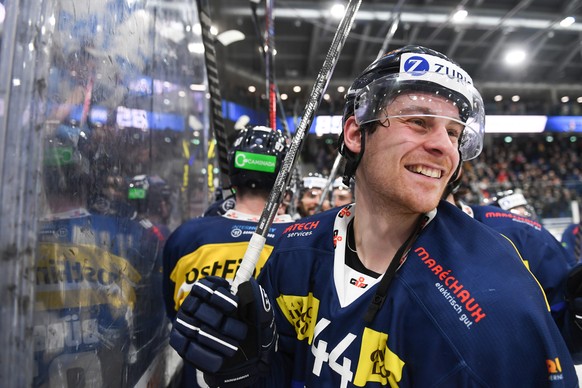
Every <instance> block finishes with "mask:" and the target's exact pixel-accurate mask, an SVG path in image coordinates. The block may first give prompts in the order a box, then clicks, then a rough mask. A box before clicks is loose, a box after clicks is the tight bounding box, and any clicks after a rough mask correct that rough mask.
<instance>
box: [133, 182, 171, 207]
mask: <svg viewBox="0 0 582 388" xmlns="http://www.w3.org/2000/svg"><path fill="white" fill-rule="evenodd" d="M171 195H172V189H171V188H170V186H169V185H168V184H167V183H166V181H165V180H163V179H162V178H160V177H159V176H157V175H153V176H147V175H136V176H134V177H133V178H132V179H131V181H130V182H129V187H128V192H127V198H128V200H129V201H130V202H131V203H132V204H133V205H134V206H135V208H136V210H137V211H138V213H141V214H150V215H162V216H163V215H165V214H163V213H164V212H166V211H167V207H169V205H170V197H171ZM164 204H165V205H164Z"/></svg>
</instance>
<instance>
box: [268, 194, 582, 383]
mask: <svg viewBox="0 0 582 388" xmlns="http://www.w3.org/2000/svg"><path fill="white" fill-rule="evenodd" d="M352 206H355V205H348V206H347V207H345V208H343V209H341V210H339V211H338V210H337V209H332V210H330V211H328V212H324V213H321V214H318V215H316V216H313V217H310V218H306V219H303V220H300V221H299V222H298V223H297V224H296V226H295V227H294V228H289V230H288V231H286V232H285V233H284V234H283V235H282V236H281V238H280V240H279V242H278V244H277V248H276V249H275V250H274V251H273V254H272V255H271V258H270V259H269V260H268V261H267V264H266V266H265V268H264V270H263V272H262V273H261V275H260V277H259V281H260V283H261V284H262V285H263V287H265V290H266V291H267V293H268V295H269V297H270V298H271V300H272V302H273V304H274V305H275V306H276V307H275V319H276V323H277V329H278V332H279V335H280V339H279V350H278V354H277V359H276V361H275V365H274V366H273V368H271V375H270V376H269V378H268V382H266V385H267V386H289V385H291V386H292V387H303V386H306V387H379V386H391V387H473V386H479V387H495V388H499V387H547V386H552V387H562V386H565V387H575V386H577V376H576V372H575V369H574V366H573V363H572V359H571V358H570V355H569V353H568V349H567V348H566V345H565V343H564V341H563V339H562V337H561V335H560V333H559V331H558V330H557V328H556V325H555V324H554V322H553V321H552V317H551V315H550V314H549V306H548V304H547V302H546V301H545V298H544V294H543V291H542V289H541V287H540V285H539V284H538V283H537V282H536V280H535V278H534V277H533V276H532V275H531V273H530V272H529V271H528V269H527V268H526V266H525V265H524V264H523V261H522V260H521V258H520V256H519V254H518V253H517V251H516V250H515V248H514V247H513V246H512V244H511V243H510V242H509V241H508V240H507V239H506V238H504V237H503V236H501V235H500V234H499V233H496V232H495V231H493V230H492V229H490V228H487V227H485V226H484V225H482V224H480V223H479V222H477V221H475V220H472V219H471V218H470V217H467V216H466V215H465V214H463V213H462V212H461V211H460V210H459V209H458V208H456V207H455V206H453V205H451V204H449V203H446V202H441V204H440V205H439V207H438V212H437V213H436V216H434V218H433V219H432V220H431V221H430V223H429V224H428V225H427V226H426V227H425V228H424V230H423V231H422V233H421V234H420V236H419V237H418V239H417V240H416V241H415V242H414V244H413V245H412V247H411V249H410V251H409V253H408V255H407V258H406V261H404V263H403V264H402V265H401V267H400V268H399V269H398V271H397V272H396V275H395V277H394V278H393V280H392V283H391V285H390V287H389V289H388V293H387V296H386V299H385V301H384V303H383V305H382V307H381V309H380V310H379V311H378V313H377V314H376V316H375V319H374V320H373V321H372V322H371V323H369V324H366V323H365V321H364V319H363V317H364V315H365V314H366V312H367V309H368V306H369V305H370V303H371V301H372V298H373V296H374V294H375V291H376V289H377V280H375V279H373V278H372V277H370V276H368V275H366V274H363V273H355V272H354V270H352V269H350V268H348V267H347V266H346V265H345V249H346V230H347V226H348V223H349V221H350V220H351V219H352V218H353V210H354V209H353V207H352Z"/></svg>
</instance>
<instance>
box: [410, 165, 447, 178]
mask: <svg viewBox="0 0 582 388" xmlns="http://www.w3.org/2000/svg"><path fill="white" fill-rule="evenodd" d="M409 170H410V171H412V172H415V173H417V174H422V175H425V176H428V177H431V178H440V177H441V170H438V169H436V168H430V167H426V166H421V165H416V166H411V167H409Z"/></svg>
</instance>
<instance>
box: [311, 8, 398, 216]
mask: <svg viewBox="0 0 582 388" xmlns="http://www.w3.org/2000/svg"><path fill="white" fill-rule="evenodd" d="M402 3H404V0H400V1H399V2H398V4H396V6H395V9H396V13H397V14H396V17H395V18H394V21H393V22H392V24H391V25H390V28H389V29H388V33H387V34H386V37H385V38H384V41H383V42H382V47H380V51H379V52H378V55H377V56H376V59H379V58H380V57H381V56H382V55H384V53H385V52H386V50H387V49H388V45H389V44H390V41H391V40H392V38H393V37H394V34H395V33H396V30H397V29H398V23H399V21H400V8H401V7H402ZM341 158H342V155H341V154H340V153H339V152H338V154H337V156H336V157H335V161H334V162H333V167H332V169H331V172H330V174H329V177H328V180H327V184H326V185H325V189H324V190H323V193H321V198H320V199H319V204H318V205H317V208H316V210H315V211H316V212H319V211H320V210H321V207H322V206H323V203H324V202H325V197H326V196H327V193H328V192H329V188H330V187H331V185H332V184H333V180H334V179H335V177H336V175H337V170H338V167H339V164H340V160H341Z"/></svg>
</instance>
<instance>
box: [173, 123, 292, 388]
mask: <svg viewBox="0 0 582 388" xmlns="http://www.w3.org/2000/svg"><path fill="white" fill-rule="evenodd" d="M287 148H288V144H287V139H286V138H285V136H283V134H282V133H281V132H280V131H273V130H272V129H270V128H267V127H260V126H259V127H248V128H246V129H243V130H242V131H241V132H240V133H239V135H238V137H237V138H236V139H235V141H234V144H233V146H232V148H231V150H230V151H229V155H228V158H229V169H230V171H229V176H230V180H231V183H232V185H233V188H234V191H235V197H236V201H235V205H234V208H233V209H230V210H227V211H226V212H225V213H224V214H222V215H218V216H213V217H201V218H195V219H192V220H190V221H187V222H185V223H184V224H182V225H181V226H180V227H178V228H177V229H176V230H175V231H174V232H173V233H172V234H171V236H170V238H169V239H168V242H167V244H166V246H165V249H164V299H165V303H166V310H167V314H168V316H169V317H170V319H172V320H174V319H175V316H176V312H177V311H178V309H179V308H180V305H181V304H182V302H183V300H184V298H186V297H187V296H188V294H189V292H190V289H191V287H192V285H193V284H194V283H195V282H196V281H198V280H200V279H203V278H204V277H206V276H218V277H220V278H223V279H228V280H229V281H232V279H234V275H235V273H236V271H237V269H238V267H239V265H240V262H241V259H242V257H243V255H244V253H245V251H246V249H247V247H248V243H249V240H250V237H251V235H252V234H253V232H254V231H255V229H256V227H257V221H258V219H259V216H260V215H261V212H262V211H263V208H264V207H265V203H266V201H267V198H268V196H269V193H270V190H271V188H272V187H273V184H274V183H275V178H276V177H277V173H278V172H279V169H280V167H281V164H282V161H283V158H284V157H285V154H286V152H287ZM291 222H292V219H291V217H290V216H289V215H286V214H285V215H280V216H277V217H276V218H275V220H274V223H273V225H272V226H271V228H270V230H269V232H268V234H267V236H266V237H267V240H266V245H265V248H264V249H263V252H262V254H261V258H260V260H259V263H258V264H257V270H256V274H258V272H259V271H260V270H261V269H262V268H263V266H264V265H265V262H266V260H267V258H268V257H269V254H270V253H271V251H272V250H273V246H274V242H275V239H276V238H277V237H278V236H279V235H281V233H282V232H283V230H285V229H286V228H287V227H288V226H289V225H290V223H291ZM198 384H199V385H200V386H205V383H204V382H203V381H202V379H201V377H199V378H197V377H196V371H195V369H194V368H192V367H190V366H189V365H186V366H185V368H184V371H183V376H182V385H183V386H188V387H193V386H194V387H195V386H197V385H198Z"/></svg>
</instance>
